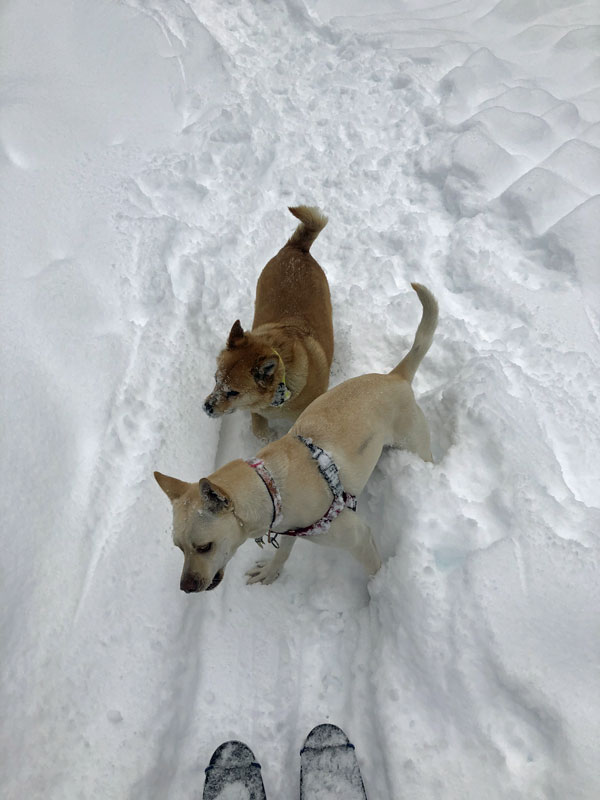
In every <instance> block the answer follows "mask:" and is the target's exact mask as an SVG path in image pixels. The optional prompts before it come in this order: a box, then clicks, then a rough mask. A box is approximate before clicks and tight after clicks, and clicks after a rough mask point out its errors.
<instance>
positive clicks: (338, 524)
mask: <svg viewBox="0 0 600 800" xmlns="http://www.w3.org/2000/svg"><path fill="white" fill-rule="evenodd" d="M313 541H315V542H319V544H325V545H333V546H335V547H343V548H344V549H345V550H348V552H349V553H352V555H353V556H354V558H355V559H356V560H357V561H359V562H360V563H361V564H362V565H363V567H364V568H365V570H366V572H367V575H369V576H370V575H375V573H376V572H377V571H378V569H379V567H380V566H381V557H380V556H379V553H378V551H377V546H376V545H375V541H374V539H373V535H372V533H371V529H370V528H369V526H368V525H367V523H366V522H365V521H364V520H363V519H361V518H360V517H359V516H358V514H357V513H356V511H350V510H349V509H345V510H344V511H342V513H341V514H340V516H339V517H337V519H335V520H334V521H333V522H332V523H331V528H330V529H329V531H328V532H327V533H326V534H324V535H323V536H315V537H314V540H313Z"/></svg>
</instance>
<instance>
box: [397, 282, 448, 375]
mask: <svg viewBox="0 0 600 800" xmlns="http://www.w3.org/2000/svg"><path fill="white" fill-rule="evenodd" d="M411 286H412V288H413V289H414V290H415V292H416V293H417V294H418V295H419V300H420V301H421V305H422V306H423V316H422V317H421V322H419V327H418V328H417V332H416V334H415V340H414V342H413V345H412V347H411V348H410V350H409V351H408V353H407V354H406V355H405V356H404V358H403V359H402V361H401V362H400V363H399V364H398V366H397V367H394V369H393V370H392V371H391V373H390V374H391V375H399V376H400V377H401V378H404V379H405V380H407V381H408V382H409V383H412V379H413V378H414V377H415V373H416V371H417V370H418V369H419V364H420V363H421V361H422V360H423V358H424V356H425V353H426V352H427V351H428V350H429V348H430V347H431V342H432V341H433V334H434V333H435V329H436V327H437V322H438V304H437V300H436V299H435V297H434V296H433V295H432V294H431V292H430V291H429V289H427V287H425V286H423V285H422V284H420V283H411Z"/></svg>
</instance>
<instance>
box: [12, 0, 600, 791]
mask: <svg viewBox="0 0 600 800" xmlns="http://www.w3.org/2000/svg"><path fill="white" fill-rule="evenodd" d="M1 13H2V16H3V23H4V24H3V26H2V29H3V31H5V34H4V36H5V38H6V42H5V48H4V49H5V51H6V53H7V59H6V64H7V65H8V67H7V69H6V70H5V73H6V74H5V78H4V82H3V87H4V89H5V92H4V93H3V94H2V96H1V99H0V103H2V110H3V115H2V120H1V122H0V144H1V145H2V149H3V154H4V156H5V158H4V162H3V167H2V169H3V172H4V173H5V179H4V180H3V185H4V186H7V187H9V189H8V191H7V193H6V194H7V199H6V200H5V208H4V209H3V210H4V212H5V213H4V214H3V215H2V217H3V219H5V220H6V223H5V224H4V227H3V231H2V239H3V242H6V243H7V246H6V247H5V253H6V256H7V257H6V268H5V270H3V277H4V278H5V279H6V280H5V283H4V286H3V292H2V315H1V316H0V318H1V319H3V320H4V321H3V323H2V334H3V343H4V344H5V347H4V348H3V355H2V359H3V361H2V367H3V372H4V374H5V375H6V376H7V378H8V379H7V381H6V386H5V387H4V388H3V399H4V401H5V402H4V403H3V406H4V408H3V412H4V413H3V416H4V425H5V428H6V430H5V432H4V436H3V442H4V441H6V443H7V444H6V447H5V459H4V461H5V466H3V472H4V475H3V481H2V485H3V499H4V503H5V506H6V514H5V518H6V526H5V533H4V558H3V562H2V573H3V574H2V606H1V607H2V617H1V625H2V643H3V658H2V698H1V699H2V707H3V709H4V719H5V722H6V724H5V728H4V731H3V733H2V747H3V752H4V754H5V755H4V764H5V767H4V770H3V775H2V777H1V778H0V789H1V793H2V796H3V797H7V798H10V799H11V800H17V798H19V800H20V798H21V797H23V796H28V797H32V798H37V797H40V798H41V797H43V798H44V799H45V800H47V798H57V800H58V799H59V798H60V800H65V798H66V800H70V798H77V797H93V796H102V797H104V798H107V799H108V800H110V798H115V800H122V798H124V797H129V798H132V800H134V798H135V799H136V800H142V799H143V800H146V799H148V800H153V798H155V799H156V800H159V799H160V800H163V799H164V798H165V797H168V798H169V799H170V800H171V799H173V800H188V798H199V797H200V796H201V787H202V782H203V767H204V765H205V764H206V763H207V761H208V758H209V757H210V754H211V753H212V752H213V751H214V749H215V747H216V746H217V745H218V744H219V743H220V742H222V741H225V740H227V739H240V740H242V741H245V742H247V743H248V744H249V745H250V746H251V748H252V750H253V752H254V753H255V754H256V757H257V759H258V760H259V761H261V762H262V763H263V765H264V769H263V778H264V782H265V787H266V790H267V795H268V796H270V797H273V798H281V800H287V799H288V798H289V799H290V800H291V798H295V797H297V782H296V776H297V774H298V769H299V756H298V751H299V748H300V746H301V742H302V737H303V735H304V733H305V732H306V731H308V730H309V729H310V728H312V727H313V726H314V725H316V724H318V723H320V722H326V721H330V722H332V723H335V724H338V725H340V726H342V727H343V728H344V730H345V731H346V732H347V733H348V735H349V736H350V737H351V739H352V741H353V742H354V743H355V744H356V746H357V750H358V752H359V753H360V761H361V769H362V773H363V777H364V781H365V786H366V790H367V794H368V796H369V797H370V798H373V800H375V798H382V799H383V798H390V800H401V799H402V798H411V800H419V799H420V798H422V800H431V798H432V797H443V798H444V799H445V800H446V798H448V800H452V799H453V798H457V799H458V798H461V800H462V798H473V799H474V800H475V798H477V800H479V798H480V797H482V796H485V797H488V798H490V800H496V799H497V800H506V798H522V797H527V798H529V799H530V800H547V799H548V798H557V800H558V799H559V798H563V797H569V798H574V800H592V799H593V798H595V797H597V796H598V795H599V794H600V779H599V778H598V771H597V764H596V761H597V759H596V752H595V749H596V742H597V741H598V738H599V736H600V696H599V695H600V688H599V687H600V681H598V675H597V664H598V663H599V661H600V635H599V634H600V630H599V627H598V608H599V605H600V581H599V575H598V531H599V530H600V510H599V497H598V485H599V483H600V480H599V479H600V457H599V455H598V453H599V452H600V447H599V445H600V415H599V414H598V398H599V397H600V385H599V379H598V375H599V369H600V343H599V335H600V270H599V269H598V255H597V254H598V252H599V247H600V241H599V239H598V226H597V217H598V209H599V208H600V195H599V192H600V95H599V91H600V78H599V76H598V73H597V45H598V30H599V29H600V28H599V24H600V20H599V19H598V16H599V15H598V11H597V7H596V4H595V3H591V2H590V3H586V2H573V3H571V4H569V2H568V0H565V2H561V3H558V2H555V0H537V1H536V2H535V3H534V2H521V1H520V0H519V2H517V0H501V2H499V3H496V2H492V0H489V2H484V3H479V2H475V0H458V1H457V2H452V3H443V4H436V3H431V4H430V5H428V4H427V3H423V2H416V0H414V2H409V3H403V4H402V6H401V7H400V6H398V4H396V3H394V2H392V1H391V0H371V2H369V3H364V2H362V1H360V0H313V2H309V3H307V4H305V3H303V2H302V1H301V0H275V2H270V3H262V2H256V0H255V1H254V2H250V0H236V1H235V2H216V0H215V2H211V1H210V0H202V2H201V1H200V0H192V1H190V2H184V1H183V0H174V1H173V2H171V1H169V2H167V0H128V2H126V3H125V2H122V3H100V4H98V3H97V2H95V0H94V1H92V0H79V2H78V3H77V4H75V5H74V6H73V7H71V6H70V5H69V7H67V6H66V5H65V4H61V3H58V2H57V1H56V0H54V2H50V3H47V4H44V7H43V8H40V7H39V5H38V4H36V3H34V2H33V0H30V2H23V3H20V4H18V5H17V4H9V5H7V6H5V8H3V10H2V12H1ZM298 203H307V204H310V205H318V206H319V207H321V208H322V209H323V210H324V212H325V213H326V214H328V216H329V218H330V223H329V225H328V227H327V228H326V229H325V231H324V232H323V234H322V235H321V236H320V237H319V239H318V241H317V242H316V243H315V245H314V255H315V257H316V258H317V259H318V261H319V262H320V263H321V264H322V266H323V267H324V269H325V270H326V273H327V275H328V278H329V282H330V286H331V293H332V302H333V307H334V327H335V335H336V355H335V361H334V366H333V372H332V384H335V383H339V382H340V381H342V380H344V379H346V378H349V377H352V376H354V375H357V374H360V373H362V372H367V371H373V370H375V371H384V370H387V369H390V368H391V367H392V366H393V365H394V364H396V363H397V361H398V360H399V358H400V357H402V355H403V354H404V353H405V352H406V351H407V349H408V347H409V346H410V343H411V341H412V336H413V335H414V331H415V329H416V324H417V321H418V319H419V314H420V308H419V304H418V302H416V300H415V298H414V293H413V292H412V290H411V289H410V285H409V284H410V281H412V280H418V281H419V282H421V283H424V284H425V285H427V286H428V287H430V288H431V289H432V291H433V292H434V294H435V295H436V297H437V299H438V302H439V305H440V324H439V328H438V331H437V333H436V336H435V340H434V344H433V346H432V349H431V351H430V352H429V353H428V355H427V357H426V359H425V360H424V362H423V364H422V365H421V368H420V370H419V373H418V375H417V377H416V380H415V389H416V393H417V395H418V397H419V401H420V403H421V405H422V407H423V409H424V411H425V414H426V416H427V418H428V420H429V422H430V426H431V431H432V441H433V447H434V459H435V463H434V464H425V463H422V462H421V461H420V460H419V459H417V458H416V457H414V456H412V455H410V454H407V453H403V452H399V451H387V452H386V453H385V454H384V455H383V457H382V459H381V461H380V463H379V465H378V467H377V469H376V471H375V473H374V475H373V476H372V479H371V480H370V482H369V484H368V486H367V489H366V490H365V492H363V495H362V496H361V497H360V498H359V507H358V513H359V514H361V515H362V516H364V517H365V518H366V519H367V521H368V522H369V524H370V525H371V527H372V529H373V531H374V534H375V537H376V539H377V542H378V546H379V548H380V551H381V553H382V556H383V558H384V565H383V567H382V569H381V571H380V573H379V574H378V575H377V576H376V577H375V578H374V579H373V580H372V581H371V582H369V583H368V584H367V582H366V580H365V577H364V576H363V574H362V572H361V569H360V567H359V566H358V565H356V564H355V563H354V562H353V561H352V560H351V558H350V557H349V556H347V555H346V554H344V553H341V552H337V551H327V550H325V549H322V548H317V547H314V546H312V545H311V544H310V543H305V542H302V543H300V544H299V545H298V546H297V547H296V548H295V550H294V553H293V555H292V556H291V558H290V560H289V562H288V564H287V565H286V568H285V571H284V572H283V574H282V575H281V577H280V578H279V579H278V581H277V582H276V583H274V584H273V585H271V586H268V587H262V586H252V587H247V586H246V585H245V583H244V577H243V576H244V572H245V571H246V569H248V567H249V566H250V565H251V564H252V562H253V560H255V559H256V558H258V557H259V553H260V551H259V550H258V548H256V547H255V546H254V545H253V544H248V545H246V546H245V547H244V548H242V550H240V552H239V554H238V555H237V556H236V557H235V558H234V559H233V561H232V562H231V563H230V565H229V567H228V568H227V572H226V576H225V579H224V581H223V583H222V584H221V586H220V587H219V588H218V589H217V590H215V592H211V593H208V594H203V595H197V596H194V595H191V596H186V595H184V594H183V593H181V592H179V589H178V585H179V572H180V567H181V563H180V554H179V552H178V551H175V550H174V549H173V548H172V546H171V542H170V510H169V508H168V504H167V503H166V502H165V498H164V496H163V495H162V493H161V492H160V490H159V489H158V487H157V486H156V485H155V483H154V481H153V480H152V477H151V476H152V470H153V469H160V470H161V471H163V472H166V473H169V474H173V475H176V476H178V477H181V478H184V479H188V480H192V479H196V478H199V477H201V476H203V475H206V474H209V473H210V472H211V471H213V469H214V468H215V466H218V465H220V464H222V463H224V462H226V461H228V460H229V459H231V458H234V457H239V456H243V457H248V456H250V455H252V454H253V453H254V452H255V451H256V450H257V449H258V443H257V442H256V440H255V439H254V437H253V436H252V434H251V433H250V429H249V420H248V419H247V418H246V417H244V416H243V415H241V414H240V415H235V416H234V417H231V418H227V419H225V420H224V421H223V423H222V424H219V423H218V422H215V421H214V420H210V419H208V418H207V417H206V416H205V415H204V414H203V413H202V410H201V404H202V399H203V398H204V396H205V395H206V393H207V391H208V390H209V389H210V387H211V385H212V374H213V371H214V363H215V362H214V359H215V355H216V353H217V352H218V350H219V348H220V347H221V346H222V344H223V342H224V340H225V337H226V334H227V331H228V330H229V328H230V326H231V323H232V322H233V321H234V320H235V319H237V318H240V319H241V321H242V324H244V325H249V324H250V322H251V319H252V304H253V296H254V286H255V283H256V278H257V277H258V274H259V272H260V270H261V268H262V266H263V265H264V263H265V262H266V261H267V260H268V258H270V257H271V256H272V255H273V254H274V253H275V252H276V250H277V249H278V248H279V247H280V246H281V245H282V244H283V243H284V242H285V240H286V238H287V237H288V236H289V234H290V233H291V231H292V229H293V222H292V223H291V222H290V217H289V214H288V213H287V211H286V206H287V205H292V204H298ZM25 754H27V757H25Z"/></svg>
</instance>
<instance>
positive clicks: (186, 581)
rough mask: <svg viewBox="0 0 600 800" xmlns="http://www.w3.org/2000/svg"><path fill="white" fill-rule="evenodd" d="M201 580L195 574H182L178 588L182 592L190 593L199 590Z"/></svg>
mask: <svg viewBox="0 0 600 800" xmlns="http://www.w3.org/2000/svg"><path fill="white" fill-rule="evenodd" d="M201 583H202V582H201V581H200V579H199V578H197V577H196V576H195V575H182V576H181V580H180V581H179V588H180V589H181V591H182V592H186V593H187V594H190V593H191V592H199V591H200V586H201Z"/></svg>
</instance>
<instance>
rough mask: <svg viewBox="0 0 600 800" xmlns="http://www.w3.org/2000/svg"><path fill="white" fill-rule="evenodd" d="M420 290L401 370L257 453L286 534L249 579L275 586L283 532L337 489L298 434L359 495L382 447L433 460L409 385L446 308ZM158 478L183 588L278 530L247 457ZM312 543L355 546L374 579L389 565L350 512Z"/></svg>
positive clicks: (288, 542)
mask: <svg viewBox="0 0 600 800" xmlns="http://www.w3.org/2000/svg"><path fill="white" fill-rule="evenodd" d="M412 286H413V289H414V290H415V291H416V293H417V294H418V296H419V299H420V301H421V304H422V306H423V314H422V318H421V322H420V323H419V327H418V328H417V333H416V335H415V340H414V342H413V345H412V347H411V349H410V351H409V353H408V354H407V355H406V356H405V357H404V359H403V360H402V361H401V362H400V364H398V366H397V367H395V368H394V369H393V370H392V371H391V372H390V373H389V374H386V375H379V374H369V375H361V376H360V377H358V378H352V379H351V380H348V381H345V382H344V383H342V384H340V385H339V386H336V387H335V388H334V389H331V390H330V391H329V392H327V393H326V394H323V395H321V396H320V397H318V398H317V399H316V400H315V401H314V402H313V403H311V405H310V406H309V407H308V408H307V409H306V410H305V411H304V413H303V414H301V415H300V417H299V418H298V420H297V421H296V423H295V424H294V426H293V427H292V428H291V430H290V431H289V433H287V434H286V435H285V436H284V437H283V438H281V439H279V440H278V441H276V442H273V443H272V444H268V445H267V446H266V447H264V448H263V449H262V450H260V452H259V453H258V456H257V458H260V459H261V460H262V461H263V462H264V465H265V466H266V467H267V469H268V472H269V473H270V474H271V476H272V478H273V481H274V484H275V485H276V486H277V489H278V492H279V495H280V499H281V504H282V507H281V518H280V520H279V521H278V523H277V525H276V527H277V528H279V531H280V532H281V535H280V537H279V541H280V547H279V549H278V550H277V551H276V553H275V556H274V557H273V558H272V559H270V560H269V561H266V562H264V561H263V562H258V563H257V564H256V566H255V567H254V568H252V569H251V570H250V571H249V572H248V573H247V575H248V583H255V582H257V581H261V582H262V583H271V582H272V581H274V580H275V579H276V578H277V576H278V575H279V573H280V571H281V568H282V566H283V564H284V563H285V561H286V559H287V558H288V556H289V554H290V552H291V550H292V547H293V545H294V541H295V539H296V537H295V536H290V535H284V532H285V531H288V530H290V529H295V528H300V527H303V526H309V525H311V524H312V523H314V522H315V521H316V520H319V519H320V518H321V517H322V515H323V514H324V513H325V511H326V509H327V508H328V507H329V505H330V504H331V499H332V490H331V489H330V487H329V485H328V483H327V482H326V480H325V479H324V477H323V475H322V474H321V472H320V471H319V469H318V468H317V464H316V463H315V460H314V457H313V456H312V455H311V452H310V450H309V449H308V447H307V446H306V444H305V443H303V442H302V441H301V440H300V439H299V438H298V437H299V436H302V437H305V439H310V440H312V441H313V442H314V443H315V444H317V445H318V446H319V447H321V448H323V449H324V450H326V451H327V452H328V453H329V454H330V455H331V456H332V458H333V461H334V462H335V464H336V465H337V467H338V470H339V478H340V479H341V482H342V484H343V487H344V488H345V490H346V491H347V492H350V493H351V494H352V495H354V496H357V495H358V494H360V492H361V491H362V490H363V488H364V486H365V484H366V482H367V480H368V479H369V476H370V475H371V473H372V471H373V469H374V468H375V465H376V464H377V461H378V459H379V456H380V455H381V451H382V449H383V447H384V445H392V446H395V447H402V448H405V449H407V450H410V451H412V452H414V453H417V454H418V455H419V456H421V458H423V459H425V460H426V461H431V447H430V442H429V431H428V428H427V423H426V421H425V417H424V415H423V412H422V411H421V409H420V408H419V406H418V405H417V403H416V401H415V397H414V394H413V390H412V387H411V382H412V379H413V377H414V375H415V373H416V371H417V368H418V366H419V364H420V362H421V360H422V358H423V356H424V355H425V353H426V352H427V351H428V349H429V347H430V345H431V341H432V338H433V333H434V331H435V328H436V325H437V316H438V308H437V303H436V300H435V298H434V296H433V295H432V294H431V292H430V291H429V290H428V289H426V288H425V287H424V286H421V285H420V284H417V283H413V284H412ZM154 475H155V478H156V480H157V481H158V483H159V485H160V487H161V488H162V489H163V491H164V492H165V493H166V494H167V495H168V497H169V499H170V500H171V502H172V504H173V540H174V542H175V544H176V545H177V546H178V547H179V548H180V549H181V550H182V551H183V556H184V563H183V573H182V575H181V583H180V587H181V589H182V590H183V591H184V592H201V591H204V590H208V589H214V588H215V587H216V586H218V584H219V583H220V582H221V580H222V578H223V573H224V570H225V566H226V565H227V562H228V561H229V559H230V558H231V557H232V556H233V554H234V553H235V551H236V550H237V549H238V547H239V546H240V545H241V544H243V543H244V542H245V541H246V540H247V539H252V538H257V537H260V536H262V535H263V534H265V531H267V530H269V528H270V527H271V525H272V524H273V519H274V517H275V514H274V506H275V503H274V500H273V499H272V494H271V493H270V490H268V488H267V484H266V483H265V482H264V480H263V478H261V477H260V475H259V474H258V472H257V471H256V469H254V468H253V467H252V466H250V465H249V464H248V462H246V461H243V460H242V459H236V460H235V461H230V462H229V463H228V464H226V465H225V466H223V467H221V468H220V469H218V470H217V471H216V472H214V473H213V474H212V475H209V477H208V478H202V480H200V482H199V483H186V482H184V481H180V480H177V479H176V478H169V477H168V476H166V475H161V474H160V473H159V472H155V473H154ZM309 538H310V540H311V541H313V542H317V543H319V544H325V545H337V546H339V547H344V548H345V549H346V550H349V551H350V552H351V553H352V555H353V556H355V557H356V558H357V559H358V560H359V561H360V562H361V564H363V566H364V567H365V569H366V571H367V573H368V574H369V575H373V574H374V573H375V572H377V570H378V569H379V567H380V565H381V560H380V558H379V554H378V552H377V548H376V547H375V543H374V541H373V538H372V536H371V531H370V530H369V527H368V526H367V525H366V523H365V522H364V521H363V520H362V519H361V518H360V517H359V516H358V515H357V514H356V513H355V512H354V511H352V510H350V509H349V508H344V510H343V511H342V512H341V513H340V514H339V516H337V517H336V518H335V519H334V520H333V522H332V523H331V527H330V528H329V530H328V531H327V532H326V533H321V534H318V535H311V536H310V537H309Z"/></svg>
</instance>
